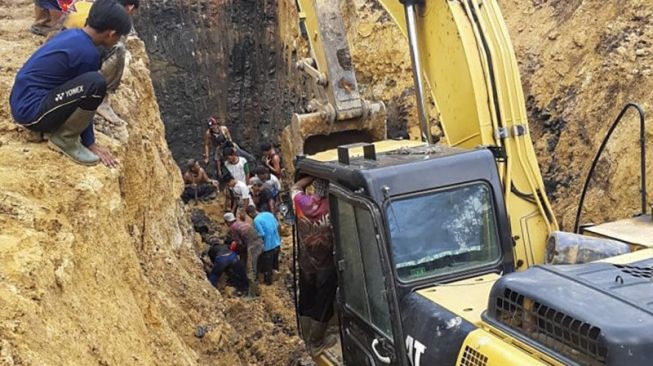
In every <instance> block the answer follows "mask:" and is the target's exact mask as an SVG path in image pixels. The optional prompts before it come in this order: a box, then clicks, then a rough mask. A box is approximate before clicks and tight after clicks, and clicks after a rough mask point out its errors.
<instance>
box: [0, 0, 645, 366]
mask: <svg viewBox="0 0 653 366" xmlns="http://www.w3.org/2000/svg"><path fill="white" fill-rule="evenodd" d="M500 3H501V5H502V7H503V9H504V16H505V18H506V20H507V23H508V26H509V29H510V32H511V36H512V37H513V42H514V45H515V49H516V52H517V57H518V60H519V62H520V67H521V73H522V78H523V84H524V90H525V94H526V95H527V97H528V108H529V112H530V114H531V130H532V133H533V135H534V136H533V137H534V140H535V145H536V149H537V152H538V157H539V161H540V165H541V167H542V171H543V172H544V178H545V180H546V183H547V187H548V193H549V195H550V197H551V198H552V200H553V202H554V207H555V210H556V212H557V215H558V218H559V219H560V222H561V223H562V224H563V226H564V227H565V228H566V229H569V227H570V225H571V220H572V219H573V215H574V213H575V205H576V202H577V197H578V195H579V193H580V188H581V185H582V180H583V178H584V174H585V172H586V170H587V169H588V167H589V164H590V161H591V158H592V157H593V154H594V151H595V150H596V148H597V147H598V145H599V143H600V141H601V139H602V137H603V134H604V133H605V131H606V129H607V128H608V126H609V123H610V122H611V121H612V119H613V118H614V117H615V116H616V115H617V113H618V112H619V110H620V108H621V106H622V105H623V104H625V103H626V102H627V101H631V100H633V101H638V102H640V103H641V104H642V105H643V107H644V108H645V109H649V108H650V107H651V105H652V104H653V99H652V98H653V96H651V94H650V90H653V78H652V77H651V76H652V75H653V50H652V49H651V42H653V41H652V40H653V4H651V2H650V1H648V0H633V1H628V2H598V1H581V0H572V1H566V2H565V1H557V0H551V1H546V0H544V1H540V0H537V1H536V0H532V1H515V0H500ZM293 4H294V0H279V1H278V3H277V7H278V16H279V19H278V21H279V23H278V26H279V28H280V29H281V30H282V31H281V32H280V33H281V34H282V35H283V39H282V43H283V44H284V47H283V50H284V52H285V53H286V59H287V60H289V62H288V69H290V68H291V67H292V66H291V65H292V63H291V62H290V60H292V58H293V56H292V55H293V52H295V51H296V52H297V53H298V55H299V56H301V55H302V53H303V54H305V53H306V49H305V48H304V47H303V45H304V43H303V41H302V40H301V39H299V38H298V36H297V34H298V32H297V27H296V10H295V9H294V6H293ZM343 12H344V14H345V15H346V23H347V26H348V29H349V35H350V41H351V42H352V45H353V57H354V61H355V64H356V67H357V71H358V74H357V75H358V79H359V81H360V84H361V88H362V90H363V94H364V95H365V97H366V98H369V99H381V100H383V101H385V102H386V104H388V105H389V106H390V108H389V110H390V123H391V124H392V123H395V124H397V126H400V127H401V125H407V126H408V128H409V129H410V131H411V135H413V136H416V132H415V131H416V130H415V125H416V123H415V122H416V118H415V116H416V114H415V111H414V101H413V98H414V91H413V89H412V78H411V74H410V63H409V59H408V53H407V48H406V45H405V42H404V41H403V37H402V36H401V35H400V34H399V32H398V30H397V29H396V28H394V26H393V25H392V23H391V22H390V20H389V19H388V18H387V16H384V14H383V12H382V10H381V8H380V7H379V6H378V3H376V2H375V1H370V0H349V1H346V2H345V3H344V5H343ZM31 17H32V2H31V1H29V0H11V1H8V0H0V19H2V22H0V35H1V37H0V52H1V53H2V55H3V58H2V61H1V62H0V100H1V101H2V103H0V364H6V365H31V364H45V365H60V364H101V365H127V364H129V365H133V364H137V365H138V364H143V365H149V364H159V365H177V364H184V365H186V364H218V365H248V364H250V365H284V364H285V365H288V364H296V363H297V362H304V361H305V359H306V356H305V354H303V353H302V350H301V349H302V344H301V341H300V340H299V338H298V337H297V336H296V335H295V329H294V315H293V309H292V302H291V300H290V295H289V290H288V287H287V286H288V284H289V283H290V282H291V281H290V279H289V271H288V265H289V261H288V259H287V258H289V256H288V250H289V244H288V243H287V242H285V243H284V246H285V247H284V253H285V256H284V258H285V259H284V262H283V263H284V264H283V265H284V266H285V267H284V270H283V271H282V274H281V276H280V279H278V280H277V281H276V282H275V284H274V285H273V286H271V287H265V286H263V295H262V297H261V298H260V299H259V300H255V301H252V302H243V301H242V300H241V299H238V298H234V297H232V295H231V291H230V290H229V289H224V290H223V293H221V292H220V291H217V290H215V289H214V288H213V287H212V286H210V284H209V283H208V282H207V281H206V279H205V274H204V272H203V271H202V265H201V262H200V260H199V259H198V256H197V251H198V250H201V249H203V247H202V244H201V243H200V242H199V241H198V238H197V235H195V234H194V233H193V232H192V229H191V224H190V222H189V214H188V213H189V212H188V210H187V208H184V207H183V206H182V205H181V203H180V202H179V200H178V198H177V197H178V196H179V194H180V192H181V189H182V182H181V177H180V174H179V170H178V168H177V167H176V165H175V164H174V162H173V160H172V157H171V155H170V152H169V150H168V147H167V144H166V141H165V139H164V129H163V125H162V123H161V120H160V117H159V109H158V105H157V103H156V99H155V97H154V92H153V89H152V85H151V80H150V78H149V71H148V63H149V61H148V58H147V56H146V54H145V52H144V48H143V44H142V43H141V42H140V41H139V40H138V39H130V40H129V42H128V45H129V49H130V51H131V56H130V59H129V65H128V69H127V71H126V75H125V80H124V83H123V85H122V87H121V88H120V90H119V91H118V93H117V94H116V96H115V97H114V98H113V101H114V102H113V105H114V109H115V110H116V112H118V114H120V115H121V116H122V117H123V118H124V119H125V120H126V121H127V122H128V124H129V125H128V126H127V132H128V134H129V138H128V139H127V142H125V143H121V142H119V141H117V140H114V139H112V138H110V137H107V136H104V135H100V136H99V141H100V142H101V143H102V144H105V145H107V146H109V147H110V148H111V149H112V150H113V151H114V152H115V153H116V155H117V156H118V158H119V159H120V162H121V164H120V167H119V168H118V169H115V170H109V169H107V168H104V167H102V166H97V167H92V168H86V167H81V166H77V165H75V164H73V163H71V162H69V161H68V160H66V159H64V158H62V157H61V156H59V155H58V154H56V153H54V152H52V151H51V150H49V149H48V148H47V147H46V146H45V145H44V144H31V143H27V142H26V140H25V134H24V133H23V132H21V131H20V130H19V129H18V128H17V127H16V126H15V125H14V124H13V123H12V122H11V116H10V113H9V107H8V105H7V100H8V96H9V91H10V89H11V85H12V83H13V78H14V75H15V73H16V71H17V70H18V68H19V67H20V66H21V65H22V64H23V62H24V61H25V60H26V59H27V58H28V57H29V55H30V54H31V53H32V52H33V50H34V49H35V48H36V47H38V45H39V44H40V42H42V38H40V37H36V36H33V35H31V34H30V33H29V32H28V31H27V29H28V28H29V25H30V23H31ZM293 87H294V86H293ZM626 122H627V123H626V124H625V127H627V128H623V129H621V130H620V131H619V132H618V133H617V135H616V136H615V139H614V141H613V142H612V143H611V144H610V145H609V148H608V152H607V154H606V156H605V157H604V159H603V160H602V161H601V164H600V165H599V171H598V175H597V177H596V178H595V181H594V184H593V186H592V190H591V192H590V196H589V202H588V205H587V214H586V216H585V217H586V219H585V221H590V220H593V221H604V220H607V219H613V218H617V217H624V216H629V215H630V214H632V213H634V212H636V211H637V207H638V200H639V196H638V193H637V180H638V171H639V170H638V163H639V162H638V160H637V149H636V148H635V146H636V141H637V138H636V132H635V131H636V126H635V120H634V119H633V118H632V117H631V118H629V119H628V121H626ZM648 137H649V138H651V137H652V136H651V133H649V134H648ZM649 158H653V157H651V156H649ZM649 173H650V169H649ZM651 184H653V182H652V183H651ZM649 188H650V187H649ZM649 191H650V189H649ZM209 206H211V207H204V208H205V209H206V210H207V211H208V212H209V214H210V215H211V216H213V217H220V213H221V209H220V206H218V205H209ZM198 326H205V327H207V329H209V332H208V333H207V334H206V335H205V336H204V337H203V338H197V337H195V331H196V329H197V327H198Z"/></svg>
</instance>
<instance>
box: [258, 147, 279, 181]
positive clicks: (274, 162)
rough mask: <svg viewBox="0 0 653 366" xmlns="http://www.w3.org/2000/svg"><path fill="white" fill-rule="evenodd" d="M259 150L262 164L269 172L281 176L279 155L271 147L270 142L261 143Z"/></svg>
mask: <svg viewBox="0 0 653 366" xmlns="http://www.w3.org/2000/svg"><path fill="white" fill-rule="evenodd" d="M261 151H262V152H263V158H262V159H261V160H263V165H264V166H265V167H267V168H268V169H270V172H271V173H272V174H274V175H276V176H277V178H281V157H280V156H279V154H278V153H277V151H276V150H275V149H274V148H273V147H272V144H270V143H268V142H266V143H263V144H261Z"/></svg>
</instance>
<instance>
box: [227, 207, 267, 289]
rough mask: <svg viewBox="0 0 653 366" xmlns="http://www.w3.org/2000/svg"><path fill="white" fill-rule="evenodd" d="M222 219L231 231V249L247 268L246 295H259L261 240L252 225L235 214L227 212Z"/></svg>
mask: <svg viewBox="0 0 653 366" xmlns="http://www.w3.org/2000/svg"><path fill="white" fill-rule="evenodd" d="M224 221H225V222H226V223H227V226H229V231H230V233H231V239H232V240H233V242H232V250H233V251H234V252H236V254H238V256H239V257H240V260H241V262H243V264H244V265H245V268H247V278H248V279H249V292H248V294H247V297H248V298H250V299H253V298H255V297H257V296H258V295H259V292H260V291H259V287H258V279H257V277H258V272H257V268H258V259H259V257H260V256H261V253H263V240H262V239H261V237H260V236H259V235H258V233H257V232H256V230H255V229H254V228H253V227H252V225H250V224H248V223H247V222H245V221H241V220H236V216H235V215H234V214H233V213H231V212H227V213H226V214H224Z"/></svg>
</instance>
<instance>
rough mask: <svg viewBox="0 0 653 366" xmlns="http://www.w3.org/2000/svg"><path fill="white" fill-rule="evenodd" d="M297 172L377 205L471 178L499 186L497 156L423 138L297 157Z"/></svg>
mask: <svg viewBox="0 0 653 366" xmlns="http://www.w3.org/2000/svg"><path fill="white" fill-rule="evenodd" d="M297 173H298V174H299V175H311V176H314V177H317V178H321V179H326V180H328V181H330V182H331V183H336V184H339V185H341V186H343V187H345V188H348V189H350V190H351V191H354V192H358V193H363V191H361V189H362V190H364V193H365V194H366V195H367V196H369V197H370V198H372V199H373V201H375V202H376V203H377V204H379V206H382V205H383V202H384V201H385V200H386V199H388V198H390V197H393V196H398V195H403V194H409V193H417V192H421V191H426V190H431V189H433V188H441V187H447V186H453V185H456V184H462V183H466V182H473V181H485V182H487V183H489V184H490V185H492V186H494V188H495V189H496V190H497V191H496V192H495V196H496V197H501V191H500V190H501V186H500V182H499V176H498V172H497V168H496V163H495V159H494V155H493V154H492V152H491V151H490V150H488V149H485V148H478V149H472V150H469V149H461V148H453V147H448V146H444V145H427V144H425V143H423V142H419V141H402V140H400V141H394V140H384V141H379V142H375V143H372V144H352V145H345V146H340V147H338V148H337V149H334V150H328V151H325V152H321V153H318V154H316V155H313V156H307V157H305V158H301V159H299V161H298V163H297Z"/></svg>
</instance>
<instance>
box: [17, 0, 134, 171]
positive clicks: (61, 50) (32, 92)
mask: <svg viewBox="0 0 653 366" xmlns="http://www.w3.org/2000/svg"><path fill="white" fill-rule="evenodd" d="M131 27H132V25H131V20H130V18H129V15H128V14H127V11H126V10H125V8H124V7H123V6H122V5H120V4H118V3H116V1H115V0H97V1H96V2H95V3H93V6H92V7H91V10H90V12H89V17H88V19H87V23H86V26H85V27H84V28H82V29H71V30H67V31H64V32H61V33H60V34H58V35H57V36H55V37H54V38H53V39H52V40H50V41H49V42H47V43H46V44H44V45H43V46H42V47H41V48H39V49H38V50H37V51H36V52H35V53H34V54H33V55H32V56H31V57H30V58H29V60H27V62H26V63H25V65H23V67H22V68H21V69H20V71H19V72H18V74H17V75H16V80H15V83H14V87H13V89H12V91H11V96H10V100H9V103H10V106H11V113H12V115H13V117H14V119H15V120H16V122H17V123H18V124H20V125H22V126H24V127H26V128H27V129H29V130H31V131H35V132H40V133H50V139H49V142H48V145H49V146H50V147H51V148H52V149H54V150H56V151H60V152H62V153H63V154H65V155H66V156H68V157H69V158H71V159H72V160H73V161H75V162H77V163H79V164H83V165H94V164H97V163H98V162H99V161H100V160H102V162H103V163H104V164H105V165H107V166H109V167H113V166H115V164H116V161H115V160H114V158H113V156H112V155H111V153H110V152H109V150H107V149H105V148H103V147H101V146H100V145H98V144H97V143H96V142H95V133H94V131H93V123H92V122H93V115H94V114H95V111H96V109H97V107H98V106H99V105H100V103H101V102H102V100H103V99H104V96H105V95H106V89H107V85H106V80H105V78H104V77H103V76H102V74H101V73H100V72H99V71H98V70H99V69H100V52H99V51H98V49H97V47H98V46H103V47H106V48H111V47H113V45H115V44H116V43H117V42H118V41H119V40H120V37H121V36H123V35H126V34H128V33H129V31H130V30H131ZM80 136H81V143H80Z"/></svg>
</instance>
